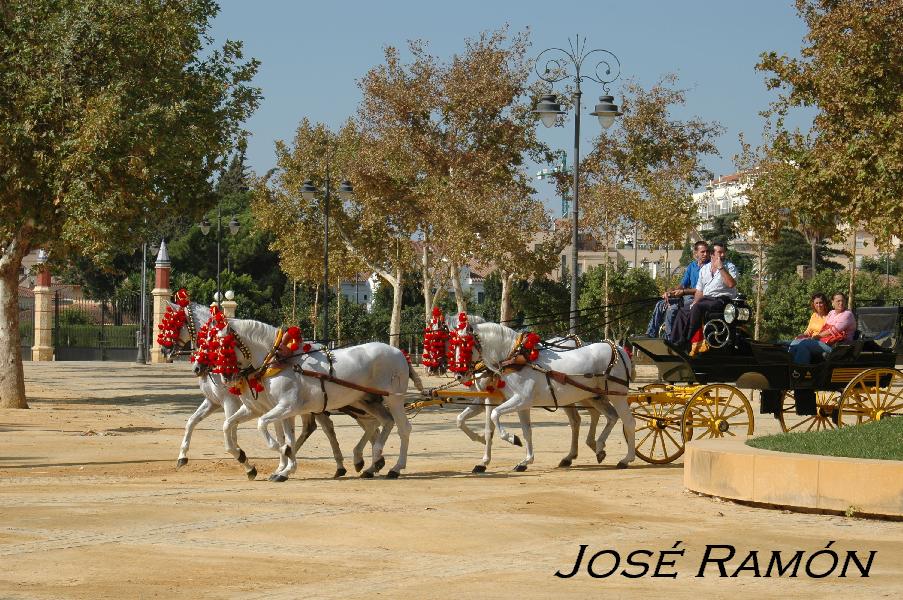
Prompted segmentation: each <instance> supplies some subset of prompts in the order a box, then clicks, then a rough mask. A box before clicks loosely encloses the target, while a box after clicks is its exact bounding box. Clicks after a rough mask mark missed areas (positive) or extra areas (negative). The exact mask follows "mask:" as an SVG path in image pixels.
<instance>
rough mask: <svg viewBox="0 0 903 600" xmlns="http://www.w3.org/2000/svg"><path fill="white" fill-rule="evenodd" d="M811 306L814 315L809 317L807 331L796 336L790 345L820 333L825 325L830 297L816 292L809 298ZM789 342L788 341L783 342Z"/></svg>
mask: <svg viewBox="0 0 903 600" xmlns="http://www.w3.org/2000/svg"><path fill="white" fill-rule="evenodd" d="M809 306H810V307H812V316H810V317H809V324H808V325H807V326H806V331H804V332H803V333H801V334H800V335H798V336H796V337H795V338H794V339H793V341H791V342H790V343H789V344H788V345H790V346H795V345H797V344H799V343H800V341H802V340H808V339H809V338H811V337H812V336H813V335H815V334H817V333H819V332H820V331H821V330H822V327H824V326H825V320H826V319H827V318H828V310H829V309H828V297H827V296H826V295H824V294H823V293H821V292H815V293H814V294H812V297H811V298H810V299H809ZM781 344H787V342H781Z"/></svg>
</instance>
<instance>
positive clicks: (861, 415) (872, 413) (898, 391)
mask: <svg viewBox="0 0 903 600" xmlns="http://www.w3.org/2000/svg"><path fill="white" fill-rule="evenodd" d="M893 415H903V371H898V370H897V369H887V368H883V369H869V370H868V371H865V372H863V373H860V374H859V375H857V376H856V377H855V378H854V379H853V380H852V381H850V383H848V384H847V387H845V388H844V390H843V393H842V394H841V396H840V414H839V415H838V422H839V424H840V425H859V424H860V423H868V422H869V421H880V420H881V419H884V418H887V417H890V416H893Z"/></svg>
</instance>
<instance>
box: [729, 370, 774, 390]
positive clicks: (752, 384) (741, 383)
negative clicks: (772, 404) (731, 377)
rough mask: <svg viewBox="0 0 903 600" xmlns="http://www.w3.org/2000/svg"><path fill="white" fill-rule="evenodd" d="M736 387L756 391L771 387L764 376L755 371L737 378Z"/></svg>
mask: <svg viewBox="0 0 903 600" xmlns="http://www.w3.org/2000/svg"><path fill="white" fill-rule="evenodd" d="M736 386H737V387H741V388H751V389H756V390H766V389H769V388H771V387H772V386H771V385H770V384H769V383H768V379H767V378H766V377H765V375H763V374H762V373H758V372H756V371H749V372H747V373H744V374H743V375H741V376H740V377H738V378H737V382H736Z"/></svg>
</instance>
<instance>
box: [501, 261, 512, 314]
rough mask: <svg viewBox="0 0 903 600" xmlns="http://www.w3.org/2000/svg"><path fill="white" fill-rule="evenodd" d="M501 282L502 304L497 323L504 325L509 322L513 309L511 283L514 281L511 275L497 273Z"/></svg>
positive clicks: (502, 272) (503, 272)
mask: <svg viewBox="0 0 903 600" xmlns="http://www.w3.org/2000/svg"><path fill="white" fill-rule="evenodd" d="M499 275H500V276H501V277H500V279H501V280H502V302H501V308H500V310H499V322H500V323H506V324H507V322H508V321H510V320H511V318H512V314H511V313H512V312H514V311H513V309H512V307H511V283H512V281H513V280H514V275H513V274H508V273H506V272H505V271H499Z"/></svg>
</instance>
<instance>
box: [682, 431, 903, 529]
mask: <svg viewBox="0 0 903 600" xmlns="http://www.w3.org/2000/svg"><path fill="white" fill-rule="evenodd" d="M744 442H745V439H744V438H739V439H729V440H725V439H712V440H699V441H694V442H690V443H688V444H687V447H686V454H685V455H684V485H685V486H686V487H687V489H689V490H691V491H694V492H699V493H702V494H706V495H710V496H718V497H721V498H727V499H731V500H740V501H743V502H754V503H760V504H769V505H775V506H777V507H781V508H796V509H809V510H816V511H830V512H841V513H854V514H857V515H859V514H863V515H875V516H883V517H892V518H903V461H894V460H874V459H858V458H839V457H833V456H819V455H813V454H793V453H789V452H774V451H771V450H760V449H758V448H752V447H750V446H747V445H746V444H745V443H744Z"/></svg>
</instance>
